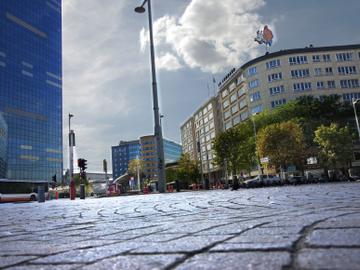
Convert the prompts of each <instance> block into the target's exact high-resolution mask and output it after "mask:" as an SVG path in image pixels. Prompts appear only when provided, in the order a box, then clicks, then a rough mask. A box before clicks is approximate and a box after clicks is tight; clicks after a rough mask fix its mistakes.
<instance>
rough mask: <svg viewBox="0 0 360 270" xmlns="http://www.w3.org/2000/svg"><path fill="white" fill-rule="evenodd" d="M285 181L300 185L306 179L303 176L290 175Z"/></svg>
mask: <svg viewBox="0 0 360 270" xmlns="http://www.w3.org/2000/svg"><path fill="white" fill-rule="evenodd" d="M286 183H287V184H289V185H300V184H304V183H306V179H305V178H304V177H303V176H290V177H289V178H288V179H287V180H286Z"/></svg>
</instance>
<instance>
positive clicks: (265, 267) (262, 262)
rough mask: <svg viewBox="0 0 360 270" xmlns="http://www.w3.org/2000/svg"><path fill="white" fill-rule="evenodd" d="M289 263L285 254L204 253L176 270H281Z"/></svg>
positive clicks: (288, 256)
mask: <svg viewBox="0 0 360 270" xmlns="http://www.w3.org/2000/svg"><path fill="white" fill-rule="evenodd" d="M289 261H290V255H289V254H288V253H286V252H244V253H205V254H201V255H196V256H194V257H192V258H190V259H188V260H187V261H185V262H184V263H182V264H181V265H179V266H178V267H177V268H176V270H182V269H184V270H185V269H192V270H200V269H204V270H205V269H206V270H212V269H214V270H218V269H222V270H226V269H242V270H246V269H249V270H272V269H281V267H282V266H283V265H286V264H288V263H289Z"/></svg>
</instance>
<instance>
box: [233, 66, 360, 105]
mask: <svg viewBox="0 0 360 270" xmlns="http://www.w3.org/2000/svg"><path fill="white" fill-rule="evenodd" d="M314 71H315V76H321V75H323V73H322V69H321V68H315V69H314ZM324 71H325V75H332V74H333V70H332V67H326V68H325V69H324ZM338 72H339V74H340V75H348V74H356V73H357V71H356V67H355V66H341V67H338ZM309 76H310V71H309V69H296V70H291V77H292V78H293V79H295V78H306V77H309ZM282 79H283V76H282V72H279V73H273V74H269V75H268V82H273V81H279V80H282ZM259 85H260V83H259V80H258V79H256V80H253V81H250V82H249V88H250V89H252V88H255V87H258V86H259ZM227 105H228V104H227Z"/></svg>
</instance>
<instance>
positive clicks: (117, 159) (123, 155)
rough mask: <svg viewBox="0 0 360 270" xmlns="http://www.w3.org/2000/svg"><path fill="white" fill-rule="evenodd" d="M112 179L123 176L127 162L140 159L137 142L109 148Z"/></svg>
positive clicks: (121, 143)
mask: <svg viewBox="0 0 360 270" xmlns="http://www.w3.org/2000/svg"><path fill="white" fill-rule="evenodd" d="M111 156H112V170H113V178H114V179H116V178H118V177H119V176H121V175H123V174H125V173H126V172H127V170H128V165H129V161H130V160H133V159H137V158H140V142H139V140H134V141H129V142H124V141H121V142H120V144H119V145H117V146H113V147H111Z"/></svg>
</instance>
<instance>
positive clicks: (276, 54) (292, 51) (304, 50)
mask: <svg viewBox="0 0 360 270" xmlns="http://www.w3.org/2000/svg"><path fill="white" fill-rule="evenodd" d="M354 49H360V44H352V45H339V46H326V47H315V46H313V45H310V46H309V47H305V48H295V49H288V50H280V51H277V52H273V53H267V54H265V55H263V56H260V57H257V58H255V59H252V60H250V61H249V62H247V63H245V64H244V65H242V66H241V69H246V68H247V67H249V66H251V65H253V64H255V63H257V62H261V61H264V60H267V59H271V58H274V57H279V56H283V55H289V54H299V53H311V52H328V51H342V50H354Z"/></svg>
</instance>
